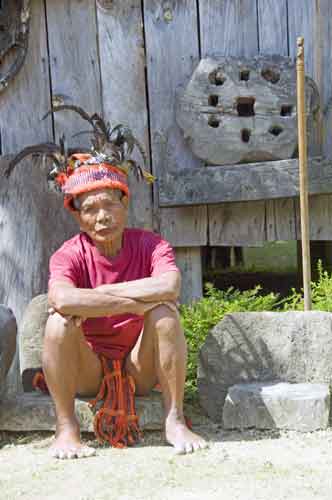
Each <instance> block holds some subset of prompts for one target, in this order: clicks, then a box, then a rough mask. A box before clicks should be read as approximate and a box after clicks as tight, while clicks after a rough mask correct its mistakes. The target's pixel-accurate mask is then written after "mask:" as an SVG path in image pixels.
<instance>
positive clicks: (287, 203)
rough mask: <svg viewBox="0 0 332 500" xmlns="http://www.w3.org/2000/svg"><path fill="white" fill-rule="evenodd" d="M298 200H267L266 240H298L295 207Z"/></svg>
mask: <svg viewBox="0 0 332 500" xmlns="http://www.w3.org/2000/svg"><path fill="white" fill-rule="evenodd" d="M296 202H297V199H296V198H282V199H279V200H267V201H266V202H265V207H266V239H267V240H268V241H284V240H296V239H297V238H298V234H297V226H296V212H295V205H296Z"/></svg>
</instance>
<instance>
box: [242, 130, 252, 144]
mask: <svg viewBox="0 0 332 500" xmlns="http://www.w3.org/2000/svg"><path fill="white" fill-rule="evenodd" d="M250 136H251V130H249V129H248V128H244V129H242V130H241V139H242V142H249V141H250Z"/></svg>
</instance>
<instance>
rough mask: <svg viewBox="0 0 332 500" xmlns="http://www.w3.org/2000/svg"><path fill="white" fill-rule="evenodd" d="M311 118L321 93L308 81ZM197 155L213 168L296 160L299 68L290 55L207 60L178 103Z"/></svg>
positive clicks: (183, 126) (179, 118) (179, 119)
mask: <svg viewBox="0 0 332 500" xmlns="http://www.w3.org/2000/svg"><path fill="white" fill-rule="evenodd" d="M306 85H307V88H306V97H307V103H306V105H307V116H308V118H309V120H308V121H309V123H308V130H309V131H310V125H312V124H310V121H311V122H312V119H313V115H314V113H315V111H316V110H317V108H318V91H317V88H316V86H315V84H314V82H313V81H312V80H311V79H310V78H307V79H306ZM176 119H177V123H178V125H179V126H180V128H181V129H182V130H183V133H184V136H185V139H186V141H187V144H188V145H189V146H190V147H191V149H192V151H193V153H194V154H195V155H196V156H197V157H198V158H201V159H202V160H204V161H205V162H206V163H208V164H212V165H227V164H228V165H230V164H235V163H249V162H260V161H268V160H282V159H287V158H292V157H293V156H294V154H296V150H297V112H296V68H295V64H294V63H293V62H292V61H291V60H290V59H289V58H286V57H281V56H271V57H269V56H261V57H257V58H253V59H250V60H246V59H238V58H231V57H229V58H218V59H212V58H207V59H202V60H201V62H200V63H199V65H198V66H197V68H196V70H195V71H194V73H193V75H192V77H191V79H190V81H189V83H188V85H187V87H186V88H185V90H184V91H183V92H182V93H181V94H180V93H179V95H178V99H177V109H176Z"/></svg>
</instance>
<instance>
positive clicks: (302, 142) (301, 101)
mask: <svg viewBox="0 0 332 500" xmlns="http://www.w3.org/2000/svg"><path fill="white" fill-rule="evenodd" d="M296 70H297V71H296V72H297V117H298V136H299V139H298V140H299V165H300V211H301V243H302V267H303V290H304V310H305V311H310V309H311V288H310V282H311V265H310V242H309V199H308V175H307V130H306V100H305V75H304V38H303V37H298V39H297V60H296Z"/></svg>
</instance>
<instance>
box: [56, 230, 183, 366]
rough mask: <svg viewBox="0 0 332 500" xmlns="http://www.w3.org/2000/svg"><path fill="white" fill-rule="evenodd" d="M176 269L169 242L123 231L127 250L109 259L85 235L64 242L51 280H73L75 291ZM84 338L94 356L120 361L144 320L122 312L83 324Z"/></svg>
mask: <svg viewBox="0 0 332 500" xmlns="http://www.w3.org/2000/svg"><path fill="white" fill-rule="evenodd" d="M174 270H176V271H177V270H178V268H177V266H176V263H175V258H174V253H173V250H172V247H171V246H170V244H169V243H168V242H167V241H165V240H163V239H162V238H161V237H160V236H158V235H156V234H154V233H152V232H151V231H145V230H142V229H125V231H124V235H123V247H122V249H121V250H120V252H119V253H118V255H116V256H115V257H114V258H110V257H105V256H104V255H102V254H101V253H100V252H99V250H98V249H97V248H96V246H95V245H94V243H93V241H92V240H91V238H90V237H89V236H88V235H87V234H86V233H80V234H78V235H77V236H74V237H73V238H71V239H70V240H68V241H66V242H65V243H64V244H63V245H62V247H61V248H59V250H57V251H56V252H55V253H54V254H53V255H52V257H51V260H50V279H49V284H50V283H51V282H52V281H55V280H58V279H61V280H63V279H65V280H69V281H70V282H71V283H73V284H74V285H75V286H76V287H77V288H96V287H98V286H100V285H105V284H112V283H123V282H125V281H132V280H137V279H141V278H148V277H150V276H159V275H160V274H162V273H164V272H166V271H174ZM82 327H83V331H84V334H85V336H86V339H87V341H88V343H89V344H90V346H91V347H92V349H93V350H94V351H95V352H96V353H103V354H104V355H105V356H107V357H109V358H112V359H122V358H124V357H125V356H126V355H127V354H128V352H129V351H130V350H131V349H132V348H133V346H134V345H135V343H136V341H137V338H138V336H139V334H140V332H141V331H142V328H143V317H142V316H138V315H135V314H121V315H115V316H109V317H102V318H90V319H87V320H86V321H84V323H83V325H82Z"/></svg>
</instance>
